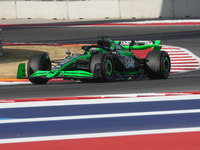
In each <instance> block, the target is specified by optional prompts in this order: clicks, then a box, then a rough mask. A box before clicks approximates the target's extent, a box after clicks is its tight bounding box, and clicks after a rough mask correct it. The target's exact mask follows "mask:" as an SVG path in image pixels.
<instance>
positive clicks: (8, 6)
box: [0, 1, 16, 19]
mask: <svg viewBox="0 0 200 150" xmlns="http://www.w3.org/2000/svg"><path fill="white" fill-rule="evenodd" d="M2 18H6V19H16V5H15V1H9V2H6V1H1V2H0V19H2Z"/></svg>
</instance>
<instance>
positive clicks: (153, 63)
mask: <svg viewBox="0 0 200 150" xmlns="http://www.w3.org/2000/svg"><path fill="white" fill-rule="evenodd" d="M170 68H171V62H170V57H169V55H168V53H167V52H165V51H151V52H149V53H148V54H147V57H146V63H145V72H146V75H147V77H148V78H149V79H167V78H168V77H169V75H170Z"/></svg>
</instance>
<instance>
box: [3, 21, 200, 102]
mask: <svg viewBox="0 0 200 150" xmlns="http://www.w3.org/2000/svg"><path fill="white" fill-rule="evenodd" d="M87 23H88V22H86V24H87ZM89 23H90V22H89ZM93 23H95V22H93ZM98 23H99V22H98ZM69 24H70V23H69ZM72 24H73V23H72ZM99 35H109V36H110V38H111V39H121V40H130V39H135V40H155V39H160V40H162V43H161V44H165V45H173V46H180V47H184V48H186V49H188V50H190V51H191V52H192V53H194V54H195V55H197V56H198V57H200V50H199V47H200V43H199V41H200V26H154V27H153V26H145V27H139V26H137V27H79V26H73V27H71V26H59V27H56V26H54V27H23V28H20V27H10V28H6V27H4V28H3V37H4V42H34V43H35V42H40V43H61V44H77V43H95V42H96V40H97V39H98V38H97V37H98V36H99ZM199 85H200V71H199V70H198V71H192V72H188V73H182V74H174V75H171V76H170V77H169V79H167V80H149V79H137V80H133V81H120V82H109V83H79V82H78V83H77V82H63V83H48V84H46V85H7V86H0V98H1V99H10V98H30V97H58V96H59V97H66V96H82V95H105V94H128V93H152V92H175V91H199V90H200V86H199Z"/></svg>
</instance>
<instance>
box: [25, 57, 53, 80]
mask: <svg viewBox="0 0 200 150" xmlns="http://www.w3.org/2000/svg"><path fill="white" fill-rule="evenodd" d="M50 69H51V62H50V59H49V58H46V56H45V55H44V54H34V55H32V56H31V57H30V59H29V61H28V65H27V74H28V76H29V77H30V76H31V75H32V74H33V73H34V72H36V71H38V70H44V71H47V70H50ZM29 80H30V81H31V82H32V83H33V84H45V83H47V82H48V81H49V79H45V78H30V79H29Z"/></svg>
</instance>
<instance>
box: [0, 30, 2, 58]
mask: <svg viewBox="0 0 200 150" xmlns="http://www.w3.org/2000/svg"><path fill="white" fill-rule="evenodd" d="M2 41H3V37H2V29H1V28H0V56H2V55H3V45H2Z"/></svg>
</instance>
